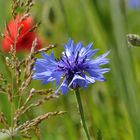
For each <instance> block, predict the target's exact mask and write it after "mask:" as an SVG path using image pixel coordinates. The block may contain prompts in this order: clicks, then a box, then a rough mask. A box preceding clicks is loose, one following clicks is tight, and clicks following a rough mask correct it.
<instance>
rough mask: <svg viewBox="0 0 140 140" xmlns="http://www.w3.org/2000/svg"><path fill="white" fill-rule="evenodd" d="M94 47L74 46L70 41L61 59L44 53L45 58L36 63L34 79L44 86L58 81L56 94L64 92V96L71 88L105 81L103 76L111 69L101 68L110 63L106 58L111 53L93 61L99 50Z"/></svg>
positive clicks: (80, 43)
mask: <svg viewBox="0 0 140 140" xmlns="http://www.w3.org/2000/svg"><path fill="white" fill-rule="evenodd" d="M92 46H93V43H91V44H89V45H88V46H87V47H84V45H83V44H82V42H79V43H77V44H74V41H73V40H72V39H70V40H69V41H68V44H66V45H64V48H65V50H64V52H62V57H60V59H56V58H55V56H54V53H53V52H52V54H51V55H47V54H46V53H44V52H42V56H43V58H41V59H40V58H38V59H37V60H36V62H35V66H34V75H33V79H37V80H42V81H43V84H47V83H48V82H52V81H56V85H57V86H58V89H57V91H56V93H58V92H59V91H60V90H62V93H63V94H65V93H66V92H67V91H68V90H69V89H70V88H72V89H74V90H76V89H77V88H80V87H87V86H88V85H89V84H93V83H95V81H105V80H106V79H105V77H104V75H103V74H104V73H107V72H108V71H109V70H110V69H109V68H101V66H102V65H105V64H108V63H109V59H108V58H106V56H107V55H108V54H109V52H107V53H105V54H103V55H101V56H99V57H97V58H95V59H92V58H93V56H94V55H95V53H96V52H98V49H92Z"/></svg>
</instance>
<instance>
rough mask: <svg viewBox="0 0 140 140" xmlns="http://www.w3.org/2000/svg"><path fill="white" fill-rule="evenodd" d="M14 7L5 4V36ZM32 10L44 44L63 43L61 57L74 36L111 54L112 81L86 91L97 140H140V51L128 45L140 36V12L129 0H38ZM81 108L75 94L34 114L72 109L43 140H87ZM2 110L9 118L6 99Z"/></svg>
mask: <svg viewBox="0 0 140 140" xmlns="http://www.w3.org/2000/svg"><path fill="white" fill-rule="evenodd" d="M10 5H11V3H10V0H0V31H1V32H2V31H3V29H4V22H5V21H9V20H10V19H11V7H10ZM31 12H32V15H33V16H34V17H35V19H37V21H39V20H41V21H42V24H41V26H40V27H39V29H38V34H39V35H40V36H42V38H43V39H44V42H46V44H47V42H48V43H53V44H55V43H56V44H58V46H57V48H55V49H54V51H55V53H56V55H57V56H59V55H60V54H61V52H62V50H63V44H65V43H66V42H67V41H68V39H69V38H70V37H71V38H72V39H74V40H75V42H79V41H82V42H83V43H84V44H85V45H87V44H88V43H90V42H94V48H99V49H100V52H99V53H98V55H99V54H102V53H104V52H106V51H108V50H111V53H110V55H109V58H110V65H109V67H110V68H111V71H110V72H109V73H108V74H106V77H107V82H104V83H101V82H96V83H95V84H94V85H90V86H89V87H88V89H86V90H84V89H81V94H82V95H81V96H82V101H83V105H84V111H85V115H86V121H87V124H88V128H89V131H90V134H91V136H92V137H93V138H95V140H102V138H103V139H104V140H140V109H139V108H140V48H139V47H129V46H128V43H127V40H126V34H128V33H136V34H140V8H135V7H132V6H131V5H130V1H129V0H104V1H103V0H36V4H35V6H34V7H33V9H32V11H31ZM44 46H45V43H44ZM1 65H2V62H1ZM2 71H4V69H3V70H2ZM32 86H34V87H36V88H38V89H41V88H48V87H50V86H51V84H50V85H42V84H41V82H38V81H37V82H36V81H35V82H33V84H32ZM52 86H53V87H54V88H55V85H54V84H52ZM76 107H77V105H76V100H75V96H74V94H73V93H72V91H70V92H69V93H68V94H67V95H66V96H63V95H61V96H60V98H59V99H57V100H53V101H49V102H48V103H46V104H45V105H43V106H42V107H41V108H38V109H34V110H33V112H32V114H30V115H31V116H37V115H38V114H43V113H44V112H48V111H55V110H66V111H68V113H67V114H66V115H64V116H57V117H53V118H51V119H49V120H47V121H45V122H43V123H42V124H41V125H40V127H41V140H86V137H85V135H84V132H83V129H82V128H81V125H80V122H79V115H78V112H77V108H76ZM0 109H1V110H3V111H4V112H5V113H6V116H8V115H9V114H8V103H7V99H6V98H5V97H3V96H2V95H0ZM101 135H102V136H101ZM101 137H102V138H101ZM34 139H36V138H35V137H33V140H34Z"/></svg>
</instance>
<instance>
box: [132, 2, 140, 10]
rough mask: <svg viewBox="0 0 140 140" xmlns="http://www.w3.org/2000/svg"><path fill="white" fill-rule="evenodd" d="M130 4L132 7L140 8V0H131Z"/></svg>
mask: <svg viewBox="0 0 140 140" xmlns="http://www.w3.org/2000/svg"><path fill="white" fill-rule="evenodd" d="M130 6H131V7H132V8H140V0H130Z"/></svg>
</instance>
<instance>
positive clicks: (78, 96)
mask: <svg viewBox="0 0 140 140" xmlns="http://www.w3.org/2000/svg"><path fill="white" fill-rule="evenodd" d="M75 94H76V99H77V104H78V108H79V112H80V116H81V121H82V126H83V128H84V131H85V133H86V136H87V139H88V140H90V136H89V132H88V129H87V126H86V122H85V117H84V111H83V106H82V101H81V97H80V93H79V90H78V89H77V90H75Z"/></svg>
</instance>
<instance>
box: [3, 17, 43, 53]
mask: <svg viewBox="0 0 140 140" xmlns="http://www.w3.org/2000/svg"><path fill="white" fill-rule="evenodd" d="M33 26H34V21H33V19H32V17H27V18H26V19H24V20H23V21H21V16H18V17H17V18H16V19H15V20H11V21H10V22H9V24H8V25H7V29H6V31H4V36H5V38H4V39H3V41H2V47H3V50H4V51H5V52H9V51H10V49H11V45H14V43H15V42H16V51H17V52H19V51H30V49H31V47H32V42H33V40H34V39H35V38H37V39H38V45H37V49H40V48H41V47H42V41H41V39H39V38H38V37H37V35H36V33H35V32H31V31H30V29H31V28H32V27H33ZM19 30H21V31H19Z"/></svg>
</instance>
